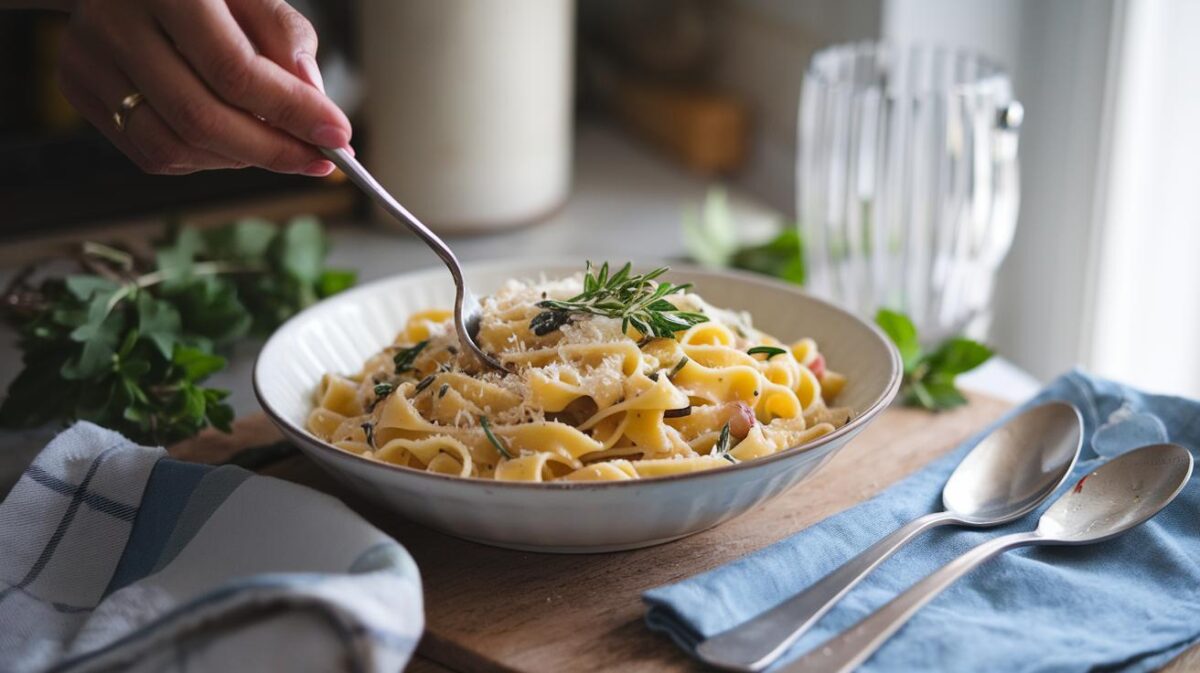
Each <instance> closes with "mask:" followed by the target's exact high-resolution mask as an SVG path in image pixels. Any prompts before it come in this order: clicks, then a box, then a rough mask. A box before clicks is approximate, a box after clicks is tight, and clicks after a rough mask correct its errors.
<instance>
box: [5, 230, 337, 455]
mask: <svg viewBox="0 0 1200 673" xmlns="http://www.w3.org/2000/svg"><path fill="white" fill-rule="evenodd" d="M327 250H328V246H327V243H326V240H325V234H324V231H323V230H322V228H321V225H320V223H319V222H318V221H317V220H316V219H315V218H312V217H298V218H295V219H293V220H291V221H290V222H288V223H287V225H286V226H283V227H279V226H277V225H275V224H273V223H270V222H266V221H263V220H257V219H247V220H242V221H239V222H236V223H233V224H231V225H228V226H225V227H222V228H218V229H213V230H208V231H203V232H202V231H199V230H196V229H192V228H187V227H185V228H182V229H179V230H178V231H176V232H175V233H174V234H173V235H172V236H171V237H170V240H168V241H167V242H166V243H165V244H163V245H161V246H160V247H158V248H157V249H156V250H155V251H154V253H153V255H152V256H150V257H140V256H138V255H137V254H135V253H134V252H132V251H129V250H124V249H120V248H116V247H112V246H108V245H104V244H100V243H87V244H84V245H83V246H82V248H81V250H80V253H79V257H78V261H79V263H80V266H81V273H78V274H73V275H68V276H66V277H65V278H58V277H53V278H47V279H45V280H42V281H41V282H40V283H38V284H36V285H35V284H32V283H31V282H30V278H31V277H32V275H33V270H32V269H28V270H26V271H25V272H23V273H22V274H20V275H19V276H18V278H17V279H16V280H15V281H14V282H13V284H12V285H11V286H10V287H9V288H8V289H7V291H6V292H5V294H4V297H3V304H2V306H3V311H4V318H5V319H6V320H7V321H8V322H9V323H11V324H12V325H14V326H15V328H16V329H17V332H18V335H19V337H18V338H19V346H20V348H21V351H22V364H23V369H22V371H21V372H20V373H19V374H18V375H17V377H16V379H15V380H14V381H13V382H12V384H11V385H10V386H9V389H8V395H7V397H6V399H5V400H4V402H3V403H2V404H0V425H4V426H6V427H23V426H33V425H40V424H42V423H45V422H48V421H51V420H55V419H61V420H64V421H69V420H72V419H85V420H90V421H93V422H95V423H98V424H100V425H103V426H105V427H109V428H112V429H114V430H117V431H119V432H121V433H123V434H125V435H126V436H128V437H130V438H131V439H133V440H135V441H139V442H144V443H152V444H165V443H169V442H173V441H177V440H180V439H183V438H185V437H189V436H191V435H194V434H195V433H197V432H199V431H200V430H201V429H203V428H204V427H206V426H209V425H211V426H214V427H216V428H220V429H222V430H226V431H228V430H229V427H230V423H231V422H232V421H233V409H232V408H231V407H230V406H229V405H228V404H226V403H225V401H224V400H225V398H226V397H227V396H228V392H227V391H224V390H219V389H216V388H208V387H205V386H203V385H202V384H203V382H204V381H205V379H207V378H208V377H209V376H210V375H211V374H213V373H214V372H217V371H219V370H221V369H223V368H224V367H225V364H226V361H225V358H224V357H222V356H221V355H219V354H218V352H219V351H221V350H222V349H224V348H226V347H228V346H229V345H231V344H232V343H233V342H235V341H236V340H238V339H240V338H242V337H244V336H247V335H265V334H268V333H269V332H270V331H271V330H272V329H274V328H275V327H276V326H278V325H279V323H281V322H282V321H284V320H286V319H287V318H288V317H290V316H292V315H293V314H295V313H296V312H297V311H299V310H300V309H302V308H304V307H305V306H308V305H309V304H312V303H313V302H315V301H317V300H318V299H321V298H323V297H326V296H329V295H331V294H334V293H336V292H339V291H341V290H343V289H345V288H347V287H349V286H351V285H353V284H354V281H355V276H354V274H353V273H352V272H348V271H339V270H333V269H326V268H325V267H324V259H325V255H326V252H327Z"/></svg>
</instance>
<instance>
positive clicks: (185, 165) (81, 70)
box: [58, 35, 245, 175]
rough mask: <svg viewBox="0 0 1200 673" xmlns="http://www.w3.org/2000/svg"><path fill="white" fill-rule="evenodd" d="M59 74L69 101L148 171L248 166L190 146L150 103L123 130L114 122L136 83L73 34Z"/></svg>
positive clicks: (131, 115)
mask: <svg viewBox="0 0 1200 673" xmlns="http://www.w3.org/2000/svg"><path fill="white" fill-rule="evenodd" d="M58 79H59V88H60V89H61V90H62V92H63V95H64V96H66V98H67V100H68V101H69V102H70V103H71V104H72V105H73V106H75V108H76V109H77V110H79V111H80V113H81V114H83V116H84V117H85V118H86V119H87V120H88V121H90V122H91V123H92V125H94V126H95V127H96V128H97V129H98V130H99V131H100V132H101V133H103V134H104V136H105V137H106V138H108V140H109V141H110V142H112V143H113V144H114V145H116V147H117V149H119V150H121V152H123V153H124V154H125V155H126V156H128V157H129V158H130V159H131V160H132V161H133V162H134V163H135V164H137V166H138V167H139V168H141V169H142V170H144V171H146V172H147V173H156V174H163V175H182V174H186V173H194V172H196V171H199V170H206V169H212V168H241V167H243V166H245V164H239V163H238V162H235V161H233V160H230V159H227V158H225V157H221V156H218V155H216V154H213V153H211V152H207V151H205V150H201V149H197V148H193V147H189V146H187V145H186V144H184V143H183V141H182V140H180V139H179V137H178V136H176V135H175V133H174V132H173V131H171V129H170V128H168V127H167V126H166V124H164V123H163V121H162V119H161V118H159V116H158V114H157V113H155V112H154V110H153V109H152V108H149V107H148V106H146V105H145V104H142V105H140V106H138V107H137V108H135V109H134V110H132V111H131V112H129V113H128V114H127V117H126V122H125V130H124V131H121V130H118V129H117V126H116V124H115V123H114V121H113V112H114V111H116V110H117V109H118V108H119V106H120V101H121V100H122V99H123V98H124V97H125V96H126V95H128V94H129V93H131V92H132V91H133V85H132V84H131V83H130V82H129V80H128V79H126V78H125V77H124V76H123V75H121V73H120V71H118V70H117V68H116V65H115V64H113V63H112V62H111V61H109V60H107V59H104V58H103V57H101V56H99V55H96V54H92V53H89V51H88V49H87V47H86V46H85V45H82V44H80V42H79V41H78V40H76V39H74V38H73V37H71V36H70V35H68V36H67V37H66V38H65V39H64V41H63V46H62V50H61V53H60V59H59V71H58Z"/></svg>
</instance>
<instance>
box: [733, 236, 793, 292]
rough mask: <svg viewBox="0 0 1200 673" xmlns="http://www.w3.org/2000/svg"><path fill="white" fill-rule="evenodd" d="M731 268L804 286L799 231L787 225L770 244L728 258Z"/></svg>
mask: <svg viewBox="0 0 1200 673" xmlns="http://www.w3.org/2000/svg"><path fill="white" fill-rule="evenodd" d="M729 266H732V267H733V268H735V269H743V270H745V271H754V272H755V273H761V274H764V275H767V276H774V277H775V278H781V279H783V280H786V281H788V282H790V283H795V284H796V285H803V284H804V281H805V266H804V243H803V241H802V240H801V238H800V232H799V230H798V229H797V228H796V227H795V226H785V227H784V229H783V231H781V232H780V233H779V235H778V236H776V237H775V238H773V239H771V240H770V241H769V242H767V243H764V244H762V245H752V246H749V247H745V248H742V249H740V250H738V251H737V252H735V253H734V254H733V255H732V256H731V257H730V258H729Z"/></svg>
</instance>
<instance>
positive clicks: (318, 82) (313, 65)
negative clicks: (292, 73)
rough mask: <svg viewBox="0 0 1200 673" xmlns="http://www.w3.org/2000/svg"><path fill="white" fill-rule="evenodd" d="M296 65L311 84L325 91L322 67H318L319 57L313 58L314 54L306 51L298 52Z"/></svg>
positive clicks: (322, 91)
mask: <svg viewBox="0 0 1200 673" xmlns="http://www.w3.org/2000/svg"><path fill="white" fill-rule="evenodd" d="M296 67H298V68H300V72H301V73H303V75H304V78H305V79H307V80H308V83H309V84H311V85H313V86H315V87H317V88H318V89H320V90H321V93H325V80H324V79H323V78H322V77H321V69H320V68H318V67H317V59H315V58H313V55H312V54H310V53H308V52H306V51H302V52H300V53H298V54H296Z"/></svg>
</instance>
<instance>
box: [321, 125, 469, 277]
mask: <svg viewBox="0 0 1200 673" xmlns="http://www.w3.org/2000/svg"><path fill="white" fill-rule="evenodd" d="M320 150H321V153H322V154H324V155H325V157H326V158H327V159H329V160H330V161H332V162H333V165H335V166H337V167H338V168H340V169H342V172H343V173H345V174H346V177H348V178H350V181H351V182H353V183H354V184H356V185H358V188H359V189H361V190H363V191H364V192H366V193H367V194H368V195H369V196H370V197H371V198H373V199H374V200H375V202H376V203H378V204H379V206H380V207H381V208H383V209H384V210H386V211H387V212H388V213H390V214H391V215H392V217H394V218H396V219H397V220H400V221H401V222H402V223H404V225H405V226H406V227H408V228H409V229H411V230H412V232H413V233H414V234H416V235H417V236H419V237H420V238H421V240H422V241H425V244H426V245H428V246H429V247H430V248H433V251H434V252H435V253H437V256H438V257H440V258H441V259H442V261H443V262H445V263H446V266H447V267H449V268H450V273H451V274H453V275H454V282H455V283H458V284H459V285H461V284H462V275H461V271H460V270H459V265H458V258H457V257H455V256H454V252H453V251H451V250H450V246H448V245H446V243H445V241H443V240H442V239H441V238H438V235H437V234H435V233H433V232H432V231H430V229H429V227H427V226H425V223H423V222H421V221H420V220H418V219H417V216H416V215H413V214H412V213H410V212H408V209H407V208H405V207H404V206H403V205H401V204H400V202H399V201H397V200H396V199H395V197H393V196H392V195H391V193H389V192H388V190H386V189H384V188H383V185H381V184H379V181H378V180H376V179H375V176H373V175H371V173H370V171H368V170H367V169H366V168H364V167H363V165H362V164H360V163H358V159H355V158H354V156H353V155H352V154H350V152H348V151H346V148H344V147H339V148H337V149H329V148H326V147H322V148H320Z"/></svg>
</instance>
